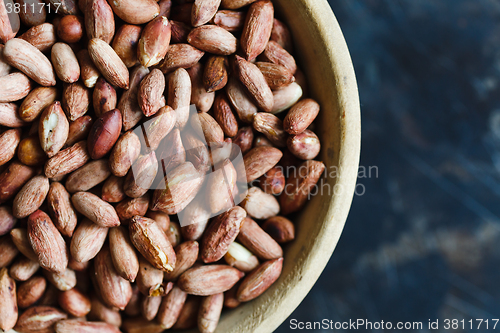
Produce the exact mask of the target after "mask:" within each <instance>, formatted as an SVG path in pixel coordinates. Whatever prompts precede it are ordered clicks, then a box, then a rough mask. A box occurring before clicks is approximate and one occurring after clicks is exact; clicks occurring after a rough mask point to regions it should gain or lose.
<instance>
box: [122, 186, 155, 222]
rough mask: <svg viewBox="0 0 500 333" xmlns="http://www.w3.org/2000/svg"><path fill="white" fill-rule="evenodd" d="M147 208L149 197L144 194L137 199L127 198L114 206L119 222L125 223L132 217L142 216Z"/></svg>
mask: <svg viewBox="0 0 500 333" xmlns="http://www.w3.org/2000/svg"><path fill="white" fill-rule="evenodd" d="M148 207H149V195H148V194H147V193H146V194H145V195H143V196H142V197H139V198H127V199H125V200H123V201H122V202H120V203H119V204H118V205H116V207H115V209H116V213H117V214H118V217H119V218H120V221H122V222H127V223H128V220H129V219H131V218H133V217H134V216H136V215H138V216H144V215H145V214H146V212H147V211H148Z"/></svg>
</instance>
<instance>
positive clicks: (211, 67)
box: [203, 56, 228, 92]
mask: <svg viewBox="0 0 500 333" xmlns="http://www.w3.org/2000/svg"><path fill="white" fill-rule="evenodd" d="M226 61H227V59H226V57H223V56H211V57H210V58H208V60H207V62H206V63H205V72H204V73H203V84H204V86H205V89H206V90H207V92H213V91H217V90H221V89H222V88H224V87H225V86H226V84H227V78H228V73H227V69H226Z"/></svg>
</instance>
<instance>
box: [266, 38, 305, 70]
mask: <svg viewBox="0 0 500 333" xmlns="http://www.w3.org/2000/svg"><path fill="white" fill-rule="evenodd" d="M259 59H260V57H259ZM262 59H263V60H265V61H270V62H272V63H275V64H278V65H282V66H285V67H286V68H287V69H288V70H289V71H290V72H291V73H292V74H295V72H296V71H297V64H296V63H295V59H294V58H293V56H292V55H291V54H290V53H288V52H287V51H286V50H285V49H284V48H282V47H281V45H279V44H278V43H276V42H275V41H273V40H271V41H269V43H267V45H266V49H265V50H264V53H263V54H262Z"/></svg>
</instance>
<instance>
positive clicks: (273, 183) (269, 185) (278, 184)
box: [260, 167, 285, 195]
mask: <svg viewBox="0 0 500 333" xmlns="http://www.w3.org/2000/svg"><path fill="white" fill-rule="evenodd" d="M260 188H261V189H262V190H263V191H264V192H266V193H268V194H273V195H278V194H281V192H283V189H284V188H285V175H284V174H283V168H281V167H274V168H272V169H271V170H269V171H267V172H266V173H265V174H264V175H263V176H262V177H260Z"/></svg>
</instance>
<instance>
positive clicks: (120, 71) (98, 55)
mask: <svg viewBox="0 0 500 333" xmlns="http://www.w3.org/2000/svg"><path fill="white" fill-rule="evenodd" d="M88 50H89V55H90V58H91V59H92V61H93V62H94V64H95V66H96V67H97V68H98V69H99V71H100V72H101V74H102V75H103V76H104V77H105V78H106V80H108V82H109V83H111V84H113V85H115V86H118V87H120V88H122V89H128V88H129V72H128V69H127V66H125V64H124V63H123V61H122V60H121V59H120V57H119V56H118V55H117V54H116V52H115V50H113V48H112V47H111V46H110V45H108V44H107V43H106V42H105V41H103V40H101V39H99V38H93V39H91V40H90V41H89V44H88Z"/></svg>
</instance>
